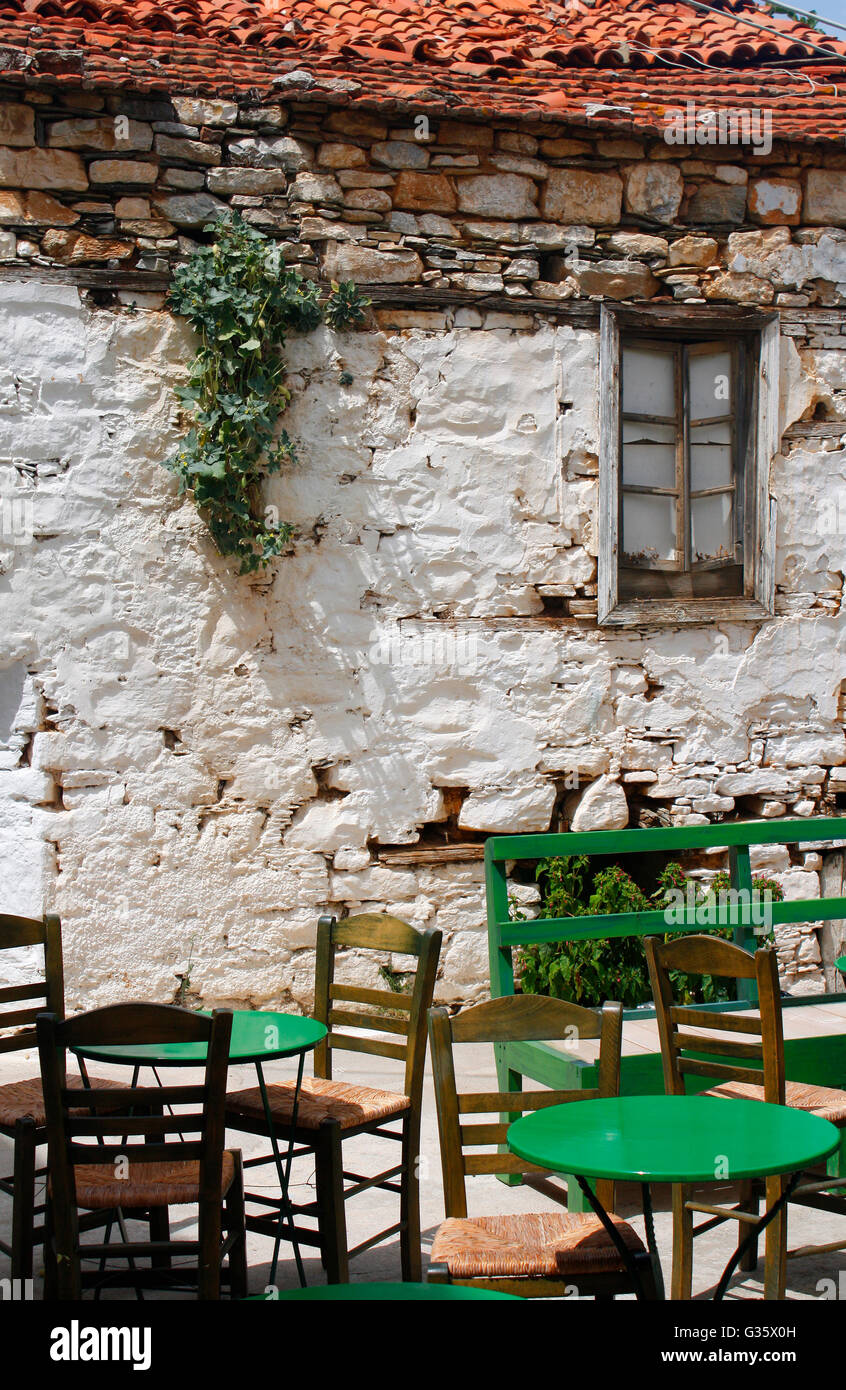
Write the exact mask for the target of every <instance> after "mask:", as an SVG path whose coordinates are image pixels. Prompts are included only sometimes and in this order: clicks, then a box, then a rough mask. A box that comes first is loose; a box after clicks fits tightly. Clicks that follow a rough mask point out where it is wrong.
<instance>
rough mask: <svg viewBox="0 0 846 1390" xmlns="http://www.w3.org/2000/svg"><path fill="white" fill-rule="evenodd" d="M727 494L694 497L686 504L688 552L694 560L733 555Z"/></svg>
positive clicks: (729, 494)
mask: <svg viewBox="0 0 846 1390" xmlns="http://www.w3.org/2000/svg"><path fill="white" fill-rule="evenodd" d="M732 499H733V494H732V493H730V492H721V493H718V494H717V496H715V497H694V498H693V500H692V501H691V504H690V531H691V549H692V554H693V559H694V561H696V560H716V559H720V558H723V557H725V558H729V557H732V558H733V556H734V542H733V537H732V523H731V512H732Z"/></svg>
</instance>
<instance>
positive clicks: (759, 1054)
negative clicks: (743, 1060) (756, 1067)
mask: <svg viewBox="0 0 846 1390" xmlns="http://www.w3.org/2000/svg"><path fill="white" fill-rule="evenodd" d="M700 1044H701V1050H702V1051H703V1052H712V1053H714V1054H715V1056H717V1057H749V1058H750V1059H751V1060H752V1061H755V1062H760V1061H762V1060H763V1056H764V1048H763V1044H762V1043H760V1042H756V1043H748V1042H747V1043H745V1042H739V1041H738V1042H735V1041H734V1040H733V1039H731V1038H714V1037H703V1036H702V1035H701V1034H698V1033H682V1032H679V1031H678V1030H677V1031H676V1035H675V1045H676V1048H677V1049H678V1051H679V1052H696V1051H698V1050H699V1049H700Z"/></svg>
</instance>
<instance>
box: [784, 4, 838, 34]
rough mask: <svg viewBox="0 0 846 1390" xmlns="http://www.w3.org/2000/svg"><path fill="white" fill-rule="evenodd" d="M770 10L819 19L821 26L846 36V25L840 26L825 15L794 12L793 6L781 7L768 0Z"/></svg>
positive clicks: (804, 11)
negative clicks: (826, 26) (829, 27)
mask: <svg viewBox="0 0 846 1390" xmlns="http://www.w3.org/2000/svg"><path fill="white" fill-rule="evenodd" d="M767 3H768V5H769V8H770V9H771V10H775V11H776V13H777V14H789V15H797V14H798V15H799V16H800V18H801V19H818V20H819V21H820V24H828V25H830V26H831V28H832V29H839V30H840V32H841V33H842V34H846V24H838V23H837V21H836V20H835V19H827V18H826V17H825V15H822V14H815V13H814V11H813V10H794V8H793V6H792V5H791V6H787V5H779V4H776V3H775V0H767Z"/></svg>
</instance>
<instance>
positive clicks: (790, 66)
mask: <svg viewBox="0 0 846 1390" xmlns="http://www.w3.org/2000/svg"><path fill="white" fill-rule="evenodd" d="M705 3H707V4H708V5H709V6H710V7H711V8H710V9H703V8H702V6H701V4H699V3H698V0H569V3H565V0H480V2H479V3H474V0H375V3H369V0H222V2H221V0H0V48H6V49H11V50H15V49H17V50H18V56H17V57H14V54H13V56H12V57H11V58H5V59H4V58H3V55H2V54H0V70H3V69H5V70H6V71H5V77H6V80H11V81H28V82H36V83H37V82H38V81H40V80H43V81H47V80H48V77H49V79H50V80H59V79H61V80H62V81H63V82H67V83H68V84H73V83H76V84H80V83H82V82H84V84H85V86H86V87H91V86H92V85H101V86H107V87H110V88H127V87H132V88H134V89H136V90H139V91H149V92H151V93H152V92H156V93H168V92H169V93H172V94H176V93H178V92H195V93H196V94H198V95H201V94H203V95H220V96H228V95H232V96H237V95H238V94H239V93H243V92H245V91H247V90H250V91H253V92H257V93H259V94H260V95H261V96H262V98H264V97H266V96H268V95H269V94H271V92H272V90H273V88H272V84H273V81H274V79H279V78H283V77H284V75H285V74H286V73H287V72H290V71H292V70H293V69H295V68H296V69H299V70H305V71H306V72H307V73H308V74H310V76H311V78H313V79H314V82H315V85H314V86H313V87H312V88H311V89H310V90H300V89H297V98H298V100H299V99H301V98H302V99H303V100H306V101H308V100H323V101H326V100H327V99H329V100H336V101H337V100H342V101H350V100H354V101H356V102H362V103H366V104H369V105H373V104H374V103H375V104H379V105H384V104H392V103H393V104H394V105H396V106H399V107H401V106H406V107H407V106H409V105H415V104H416V105H422V106H425V107H427V108H432V109H433V110H437V109H439V108H441V109H443V110H449V111H451V112H452V113H453V114H455V113H456V111H458V112H463V113H464V114H469V113H471V112H475V113H482V112H484V113H488V114H489V115H491V114H495V115H500V116H503V117H505V116H526V117H530V116H532V117H538V116H542V115H543V114H546V115H547V116H557V117H558V118H559V119H561V118H562V117H565V116H566V117H567V118H569V119H572V120H579V121H581V122H583V123H584V122H588V121H595V122H597V123H602V124H604V125H607V126H614V125H616V126H628V127H643V128H655V129H657V128H659V126H660V115H659V114H658V113H659V111H662V110H663V109H664V108H666V107H667V106H677V105H679V104H684V101H685V100H686V99H690V98H692V99H695V100H696V101H698V102H699V103H700V104H702V103H703V102H704V103H707V102H711V103H713V104H721V105H728V106H732V105H741V104H743V105H758V104H760V103H761V101H762V99H763V95H764V93H766V99H767V103H768V105H769V106H770V107H771V108H772V111H773V125H774V130H775V132H776V133H777V134H782V135H790V136H792V137H793V138H804V139H819V138H823V137H825V138H842V136H843V135H844V134H846V43H843V42H842V41H841V40H839V39H833V38H831V37H830V36H829V35H827V34H825V33H823V32H822V31H819V30H815V29H812V28H809V27H808V26H807V25H805V24H803V23H801V22H799V21H796V20H793V19H790V18H788V17H787V16H786V15H783V14H778V13H775V12H773V11H771V10H770V9H769V8H768V7H767V6H766V5H763V4H762V5H756V4H755V3H754V2H753V0H705ZM756 25H757V26H763V27H758V28H756V27H755V26H756ZM819 50H823V52H820V51H819ZM51 55H52V56H51ZM829 55H830V56H829ZM785 65H787V66H785ZM327 84H328V85H327ZM350 84H354V86H351V85H350ZM841 93H843V95H841ZM592 107H614V108H618V110H617V112H616V114H614V113H609V112H605V113H604V114H603V113H601V112H600V113H599V114H596V115H590V114H589V113H588V108H592ZM619 108H626V109H627V110H623V111H620V110H619ZM627 111H630V112H631V115H630V116H629V115H628V114H627Z"/></svg>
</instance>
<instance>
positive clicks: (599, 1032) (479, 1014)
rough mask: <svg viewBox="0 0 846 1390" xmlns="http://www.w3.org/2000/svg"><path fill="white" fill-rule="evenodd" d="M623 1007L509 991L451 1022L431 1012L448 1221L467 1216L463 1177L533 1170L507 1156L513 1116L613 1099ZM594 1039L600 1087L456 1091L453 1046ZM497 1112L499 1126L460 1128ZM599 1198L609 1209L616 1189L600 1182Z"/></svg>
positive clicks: (440, 1012) (493, 1123) (441, 1011)
mask: <svg viewBox="0 0 846 1390" xmlns="http://www.w3.org/2000/svg"><path fill="white" fill-rule="evenodd" d="M622 1012H623V1011H622V1006H621V1005H620V1004H615V1003H607V1004H605V1005H604V1007H603V1009H602V1010H601V1012H595V1011H594V1010H592V1009H584V1008H582V1007H581V1006H580V1005H578V1004H570V1003H567V1002H565V1001H564V1000H561V999H549V998H546V997H542V996H538V995H523V994H508V995H503V996H501V997H499V998H496V999H489V1000H487V1001H486V1002H485V1003H483V1004H477V1005H475V1006H474V1007H473V1008H469V1009H464V1010H462V1012H461V1013H459V1014H457V1015H455V1017H453V1018H451V1017H450V1015H449V1013H448V1012H447V1010H446V1009H444V1008H437V1009H430V1010H429V1035H430V1038H431V1044H432V1066H433V1070H434V1076H435V1099H436V1102H437V1111H438V1130H439V1134H440V1141H441V1165H442V1169H443V1179H444V1201H445V1206H446V1214H447V1216H448V1217H451V1216H456V1217H463V1216H466V1215H467V1188H466V1183H465V1179H466V1178H467V1177H471V1176H478V1175H480V1174H492V1173H493V1174H510V1173H524V1174H525V1173H538V1172H542V1171H543V1170H542V1169H540V1168H538V1167H537V1165H536V1164H531V1163H526V1162H525V1161H524V1160H523V1159H521V1158H518V1157H517V1155H516V1154H511V1153H508V1152H506V1151H505V1142H506V1136H507V1133H508V1126H509V1124H510V1122H511V1119H512V1117H514V1116H516V1115H518V1114H522V1113H524V1112H529V1111H533V1110H540V1109H542V1108H545V1107H546V1106H549V1105H567V1104H570V1103H571V1102H573V1101H580V1100H586V1099H593V1098H594V1097H596V1096H613V1095H617V1093H618V1090H619V1076H620V1048H621V1040H622ZM581 1038H591V1039H592V1038H599V1084H598V1086H597V1087H595V1088H593V1089H591V1090H589V1091H582V1090H575V1089H574V1090H566V1091H536V1090H532V1091H477V1092H466V1091H461V1092H459V1091H458V1088H457V1085H456V1079H455V1048H456V1047H457V1046H458V1045H459V1044H461V1043H493V1044H494V1045H496V1044H501V1043H503V1042H506V1041H509V1042H524V1041H529V1040H531V1041H539V1042H556V1041H557V1042H562V1041H564V1042H568V1043H572V1042H578V1040H579V1039H581ZM484 1114H488V1115H493V1114H498V1116H499V1118H498V1119H497V1120H496V1121H489V1122H487V1123H481V1124H464V1123H462V1120H461V1116H462V1115H484ZM482 1145H494V1146H498V1147H499V1149H500V1151H499V1152H497V1153H487V1154H482V1153H475V1152H471V1153H467V1152H465V1150H466V1149H467V1148H471V1149H475V1148H477V1147H480V1146H482ZM597 1192H598V1195H599V1200H600V1201H601V1202H602V1204H603V1206H605V1207H606V1209H607V1210H609V1211H610V1210H613V1205H614V1185H613V1183H610V1182H607V1181H601V1182H600V1183H598V1184H597Z"/></svg>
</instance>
